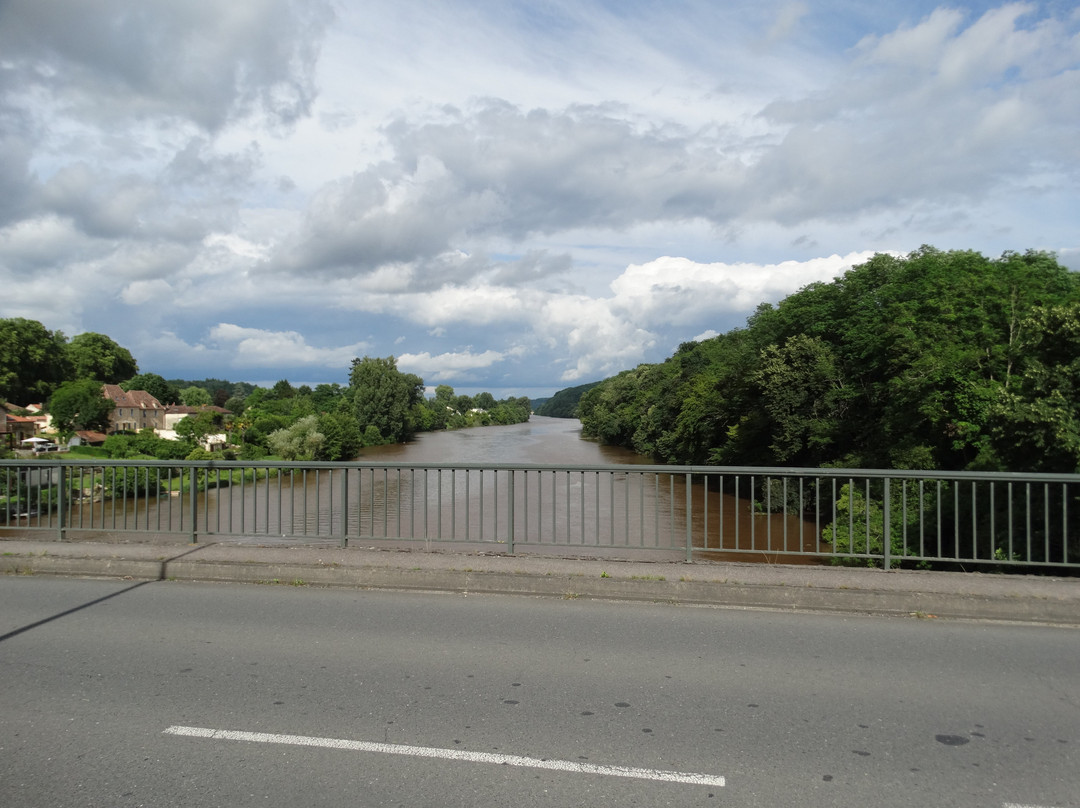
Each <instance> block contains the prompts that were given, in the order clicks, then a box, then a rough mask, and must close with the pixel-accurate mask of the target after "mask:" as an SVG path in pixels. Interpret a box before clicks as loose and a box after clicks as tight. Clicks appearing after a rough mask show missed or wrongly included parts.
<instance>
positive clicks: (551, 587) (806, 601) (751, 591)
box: [0, 555, 1080, 627]
mask: <svg viewBox="0 0 1080 808" xmlns="http://www.w3.org/2000/svg"><path fill="white" fill-rule="evenodd" d="M0 573H3V574H7V575H56V576H77V577H98V578H121V579H130V580H140V581H158V580H168V581H205V582H215V583H248V584H288V585H294V586H324V587H344V588H356V589H395V590H411V591H427V592H451V593H459V594H464V595H468V594H473V593H475V594H499V595H525V596H531V597H556V598H567V599H574V598H585V599H595V600H621V601H645V602H653V603H671V604H681V605H695V606H717V607H726V608H740V609H772V610H781V611H791V612H821V613H849V614H874V615H891V616H907V617H922V618H948V619H959V620H993V621H1000V622H1009V623H1025V624H1044V625H1056V626H1074V627H1080V611H1078V609H1077V603H1076V601H1074V600H1066V599H1062V600H1057V599H1053V598H1048V597H1018V596H1004V597H1002V596H997V597H991V596H983V595H977V594H959V593H958V594H953V593H940V592H918V591H891V590H882V589H872V588H847V587H845V588H829V587H819V586H791V585H777V584H760V583H754V584H751V583H737V582H729V581H723V582H712V581H700V580H696V581H692V580H678V581H668V580H663V579H649V580H644V579H641V578H632V579H627V578H619V577H601V578H597V577H591V576H585V575H567V574H565V573H560V574H554V573H548V574H538V573H523V572H496V571H475V570H455V569H402V568H396V567H378V566H347V565H339V564H297V563H289V564H275V563H265V562H258V561H244V562H233V561H221V560H205V561H202V560H193V559H174V560H171V561H167V560H149V559H130V558H116V557H113V558H85V557H74V556H38V555H6V556H3V557H0Z"/></svg>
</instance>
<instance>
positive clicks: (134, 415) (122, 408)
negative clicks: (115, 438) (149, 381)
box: [102, 384, 165, 434]
mask: <svg viewBox="0 0 1080 808" xmlns="http://www.w3.org/2000/svg"><path fill="white" fill-rule="evenodd" d="M102 392H103V394H104V396H105V398H107V399H109V400H111V401H112V402H113V404H115V405H116V406H115V407H114V408H113V411H112V412H111V413H109V433H110V434H112V433H114V432H138V431H139V430H141V429H163V428H164V426H165V407H164V406H163V405H162V404H161V402H160V401H158V400H157V399H156V398H154V397H153V396H152V395H150V394H149V393H147V392H146V391H145V390H128V391H126V392H125V391H124V390H123V389H122V388H121V387H120V385H118V384H106V385H104V386H103V388H102Z"/></svg>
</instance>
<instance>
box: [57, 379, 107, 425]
mask: <svg viewBox="0 0 1080 808" xmlns="http://www.w3.org/2000/svg"><path fill="white" fill-rule="evenodd" d="M115 406H116V405H115V404H114V403H113V402H112V400H110V399H107V398H105V396H104V394H103V393H102V390H101V384H100V382H96V381H94V380H93V379H79V380H78V381H74V382H64V384H62V385H60V387H59V388H57V390H56V392H55V393H53V394H52V397H51V398H50V399H49V413H50V414H51V415H52V418H53V424H54V426H56V428H57V430H59V432H60V434H61V436H63V437H65V438H66V437H70V436H71V435H72V434H73V433H74V432H75V431H76V430H79V429H96V430H100V431H101V432H104V431H106V430H107V429H108V428H109V413H111V412H112V411H113V407H115Z"/></svg>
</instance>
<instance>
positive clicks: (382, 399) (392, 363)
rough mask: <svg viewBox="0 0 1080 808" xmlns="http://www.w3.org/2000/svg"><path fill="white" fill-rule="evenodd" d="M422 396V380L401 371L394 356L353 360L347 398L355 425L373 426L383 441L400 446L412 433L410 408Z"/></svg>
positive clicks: (412, 419) (412, 424)
mask: <svg viewBox="0 0 1080 808" xmlns="http://www.w3.org/2000/svg"><path fill="white" fill-rule="evenodd" d="M423 395H424V381H423V379H421V378H420V377H419V376H415V375H413V374H411V373H402V372H400V371H399V370H398V369H397V361H396V360H395V359H394V357H392V356H390V357H387V358H385V359H380V358H372V357H368V356H365V357H364V358H363V359H354V360H353V363H352V370H351V372H350V373H349V396H350V397H351V399H352V404H353V412H354V413H355V415H356V420H357V423H358V424H359V425H361V426H363V427H364V428H365V430H366V428H367V427H371V426H373V427H375V428H376V429H377V430H378V433H379V435H380V436H381V437H382V439H383V440H384V441H389V442H392V443H400V442H402V441H405V440H407V439H408V438H409V437H410V436H411V435H412V434H413V432H414V431H415V422H414V418H413V412H412V411H413V407H414V406H415V405H416V404H419V403H420V401H421V400H422V399H423ZM365 442H366V437H365Z"/></svg>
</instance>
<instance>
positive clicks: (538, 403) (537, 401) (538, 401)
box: [529, 396, 551, 412]
mask: <svg viewBox="0 0 1080 808" xmlns="http://www.w3.org/2000/svg"><path fill="white" fill-rule="evenodd" d="M549 401H551V396H548V397H547V398H532V399H529V404H530V405H531V406H532V411H533V412H537V411H539V409H540V408H541V407H543V406H544V405H545V404H547V403H548V402H549Z"/></svg>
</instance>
